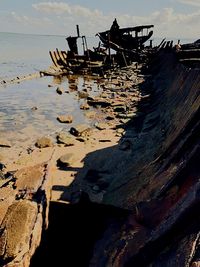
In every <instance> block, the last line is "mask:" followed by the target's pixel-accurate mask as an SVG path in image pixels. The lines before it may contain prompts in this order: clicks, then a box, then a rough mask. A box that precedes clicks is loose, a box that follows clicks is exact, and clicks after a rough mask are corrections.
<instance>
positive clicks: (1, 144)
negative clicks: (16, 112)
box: [0, 138, 11, 147]
mask: <svg viewBox="0 0 200 267" xmlns="http://www.w3.org/2000/svg"><path fill="white" fill-rule="evenodd" d="M0 147H11V143H10V142H9V141H8V140H6V139H2V138H1V139H0Z"/></svg>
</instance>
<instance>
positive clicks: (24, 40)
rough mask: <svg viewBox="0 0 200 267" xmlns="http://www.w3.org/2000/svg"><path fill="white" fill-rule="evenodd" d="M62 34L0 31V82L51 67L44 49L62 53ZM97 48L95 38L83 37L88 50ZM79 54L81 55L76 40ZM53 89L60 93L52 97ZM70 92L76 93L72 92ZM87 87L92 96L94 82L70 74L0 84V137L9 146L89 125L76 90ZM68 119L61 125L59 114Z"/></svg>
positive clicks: (91, 79) (63, 37)
mask: <svg viewBox="0 0 200 267" xmlns="http://www.w3.org/2000/svg"><path fill="white" fill-rule="evenodd" d="M65 38H66V37H65V36H50V35H32V34H18V33H0V82H1V81H8V80H11V79H13V78H16V77H23V76H27V75H29V74H33V73H36V72H38V71H41V70H46V69H48V68H49V66H50V65H52V62H51V58H50V56H49V51H50V50H55V49H56V48H58V49H59V50H68V45H67V41H66V39H65ZM95 42H96V43H97V45H98V40H95V38H88V47H89V46H90V47H91V46H95ZM78 45H79V53H80V54H81V53H83V51H82V45H81V42H80V43H79V44H78ZM57 87H60V88H62V90H63V94H62V95H59V94H57V93H56V89H57ZM74 88H76V89H74ZM84 88H87V89H88V90H90V91H91V92H90V94H94V95H95V94H98V91H99V85H98V83H97V80H96V79H93V78H88V77H84V76H73V77H70V80H69V79H68V78H67V77H65V78H63V79H58V78H55V77H51V76H44V77H41V78H37V79H30V80H25V81H23V82H19V83H13V84H9V83H5V84H3V85H2V84H0V139H1V138H7V139H8V141H10V142H11V143H14V144H19V143H22V142H25V141H27V140H29V141H30V142H34V141H35V140H36V139H37V138H39V137H41V136H46V135H50V136H51V135H54V134H55V133H57V132H59V131H68V130H69V128H70V127H72V126H76V125H77V124H80V123H86V124H93V123H94V121H93V119H88V118H87V116H85V114H84V112H83V111H82V110H80V105H81V104H82V103H83V102H84V100H83V99H78V97H77V92H78V90H83V89H84ZM68 114H69V115H72V116H73V118H74V119H73V123H72V124H70V125H68V124H63V123H62V124H61V123H60V122H58V120H57V117H58V116H59V115H68ZM0 149H1V148H0Z"/></svg>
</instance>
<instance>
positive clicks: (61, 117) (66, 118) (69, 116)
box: [57, 115, 73, 123]
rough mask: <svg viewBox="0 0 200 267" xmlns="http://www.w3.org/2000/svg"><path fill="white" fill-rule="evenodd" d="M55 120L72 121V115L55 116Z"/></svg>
mask: <svg viewBox="0 0 200 267" xmlns="http://www.w3.org/2000/svg"><path fill="white" fill-rule="evenodd" d="M57 120H58V121H59V122H61V123H72V121H73V116H72V115H60V116H58V117H57Z"/></svg>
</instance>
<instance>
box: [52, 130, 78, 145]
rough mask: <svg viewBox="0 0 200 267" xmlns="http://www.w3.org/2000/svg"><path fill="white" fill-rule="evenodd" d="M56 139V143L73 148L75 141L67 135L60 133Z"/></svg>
mask: <svg viewBox="0 0 200 267" xmlns="http://www.w3.org/2000/svg"><path fill="white" fill-rule="evenodd" d="M56 138H57V141H58V143H61V144H64V145H65V146H73V145H74V144H75V140H74V139H73V138H72V136H71V135H70V134H69V133H65V132H61V133H59V134H58V135H57V137H56Z"/></svg>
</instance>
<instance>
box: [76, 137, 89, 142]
mask: <svg viewBox="0 0 200 267" xmlns="http://www.w3.org/2000/svg"><path fill="white" fill-rule="evenodd" d="M76 140H77V141H79V142H86V141H87V138H85V137H83V136H79V137H77V138H76Z"/></svg>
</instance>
